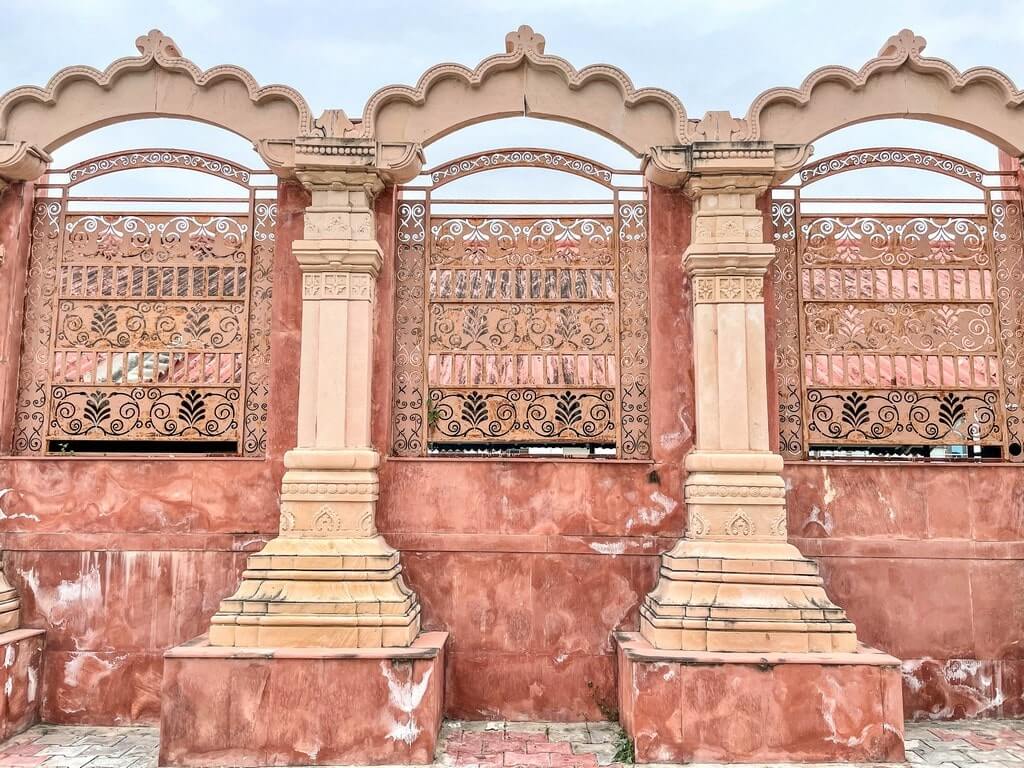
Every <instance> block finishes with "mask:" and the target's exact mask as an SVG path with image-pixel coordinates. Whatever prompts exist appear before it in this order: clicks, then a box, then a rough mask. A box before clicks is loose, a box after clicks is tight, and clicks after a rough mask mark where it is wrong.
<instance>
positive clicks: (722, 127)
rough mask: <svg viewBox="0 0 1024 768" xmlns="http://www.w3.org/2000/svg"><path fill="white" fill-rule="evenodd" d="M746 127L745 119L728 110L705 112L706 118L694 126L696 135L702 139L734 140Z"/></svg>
mask: <svg viewBox="0 0 1024 768" xmlns="http://www.w3.org/2000/svg"><path fill="white" fill-rule="evenodd" d="M745 127H746V125H745V123H744V121H743V120H739V119H737V118H735V117H733V116H732V115H731V114H729V112H728V110H725V111H713V112H706V113H704V119H703V120H701V121H700V122H698V123H697V124H696V126H694V129H693V133H694V137H695V138H697V139H700V140H702V141H732V139H733V137H734V136H736V135H737V134H739V133H740V132H741V131H742V130H743V129H744V128H745Z"/></svg>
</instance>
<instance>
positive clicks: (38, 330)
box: [12, 199, 64, 454]
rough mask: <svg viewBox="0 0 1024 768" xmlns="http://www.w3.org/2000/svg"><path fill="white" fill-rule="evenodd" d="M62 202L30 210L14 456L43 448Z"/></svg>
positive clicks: (43, 203)
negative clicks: (30, 242) (30, 224)
mask: <svg viewBox="0 0 1024 768" xmlns="http://www.w3.org/2000/svg"><path fill="white" fill-rule="evenodd" d="M63 212H64V203H63V201H52V200H41V199H40V200H37V201H36V203H35V205H34V206H33V209H32V246H31V250H30V253H29V264H28V279H27V282H26V288H25V317H24V324H23V328H24V330H23V331H22V341H21V365H20V368H19V374H18V404H17V410H16V412H15V417H14V419H15V422H14V442H13V445H12V448H13V451H14V453H15V454H32V453H40V452H42V451H44V450H45V448H46V446H45V435H46V414H47V401H48V399H49V394H50V393H49V386H48V383H49V372H50V333H51V328H52V326H53V315H54V312H55V311H56V308H57V307H56V299H55V297H56V293H57V279H58V274H59V272H60V245H61V236H60V224H61V220H62V218H63Z"/></svg>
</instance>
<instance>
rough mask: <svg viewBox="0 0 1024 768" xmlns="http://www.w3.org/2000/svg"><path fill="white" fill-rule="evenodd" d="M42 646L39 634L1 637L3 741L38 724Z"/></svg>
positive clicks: (26, 632)
mask: <svg viewBox="0 0 1024 768" xmlns="http://www.w3.org/2000/svg"><path fill="white" fill-rule="evenodd" d="M43 643H44V636H43V633H42V632H40V631H39V630H34V629H15V630H12V631H11V632H4V633H3V634H0V741H3V740H5V739H9V738H10V737H11V736H14V735H15V734H18V733H21V732H22V731H24V730H25V729H27V728H31V727H32V726H33V725H35V724H36V723H38V722H39V700H40V698H41V695H40V694H41V685H40V683H41V677H42V672H41V667H42V663H43Z"/></svg>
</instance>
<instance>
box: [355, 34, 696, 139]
mask: <svg viewBox="0 0 1024 768" xmlns="http://www.w3.org/2000/svg"><path fill="white" fill-rule="evenodd" d="M518 116H525V117H538V118H544V119H550V120H557V121H560V122H565V123H569V124H572V125H577V126H579V127H582V128H587V129H590V130H593V131H595V132H597V133H599V134H601V135H603V136H606V137H607V138H609V139H611V140H613V141H615V142H617V143H618V144H620V145H621V146H622V147H624V148H625V149H627V150H629V151H630V152H632V153H633V154H634V155H635V156H637V157H640V156H643V155H646V154H647V153H648V152H649V151H650V148H651V147H652V146H659V145H668V144H681V143H686V142H687V141H688V133H689V130H690V123H689V121H688V120H687V117H686V110H685V109H684V107H683V105H682V103H681V102H680V101H679V99H678V98H676V97H675V96H674V95H672V94H671V93H669V92H668V91H663V90H660V89H655V88H644V89H640V90H637V89H636V88H635V87H634V85H633V82H632V81H631V80H630V79H629V77H628V76H627V75H626V74H625V73H624V72H623V71H622V70H620V69H618V68H616V67H613V66H610V65H606V64H598V65H594V66H590V67H586V68H584V69H582V70H576V69H575V68H574V67H573V66H572V65H571V64H569V63H568V62H567V61H565V60H564V59H561V58H559V57H557V56H551V55H549V54H545V53H544V38H543V36H541V35H539V34H537V33H535V32H534V31H533V30H532V29H531V28H530V27H528V26H522V27H520V28H519V29H518V30H516V31H515V32H511V33H509V34H508V35H507V36H506V38H505V53H503V54H498V55H495V56H491V57H489V58H487V59H484V60H483V61H482V62H480V64H479V65H477V67H476V68H475V69H469V68H468V67H464V66H462V65H459V64H439V65H437V66H435V67H431V68H430V69H428V70H427V71H426V72H425V73H424V74H423V76H422V77H420V79H419V82H418V83H417V84H416V86H415V87H409V86H398V85H396V86H388V87H387V88H383V89H381V90H379V91H377V92H376V93H375V94H374V95H373V96H372V97H371V98H370V100H369V101H368V102H367V104H366V107H365V108H364V110H363V116H362V120H361V121H360V122H359V123H358V124H356V125H354V126H353V127H352V129H351V131H350V132H349V135H352V136H363V137H370V136H372V137H375V138H376V139H377V140H378V141H381V142H385V143H388V142H393V143H404V142H408V143H414V144H419V145H421V146H426V145H429V144H431V143H432V142H434V141H436V140H438V139H440V138H442V137H443V136H446V135H448V134H449V133H452V132H454V131H456V130H458V129H459V128H463V127H465V126H468V125H471V124H474V123H479V122H484V121H486V120H494V119H498V118H504V117H518Z"/></svg>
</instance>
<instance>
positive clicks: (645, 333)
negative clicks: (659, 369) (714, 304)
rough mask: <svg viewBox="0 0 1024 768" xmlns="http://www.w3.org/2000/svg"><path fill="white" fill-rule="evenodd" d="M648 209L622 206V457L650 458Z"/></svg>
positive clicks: (620, 348) (620, 257) (625, 204)
mask: <svg viewBox="0 0 1024 768" xmlns="http://www.w3.org/2000/svg"><path fill="white" fill-rule="evenodd" d="M647 243H648V229H647V204H646V203H639V202H630V203H623V204H620V205H619V382H620V384H619V386H620V391H621V396H620V403H619V409H620V434H619V457H620V458H627V459H642V458H647V457H649V456H650V455H651V402H650V398H651V377H650V357H651V311H650V257H649V252H648V246H647Z"/></svg>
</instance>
